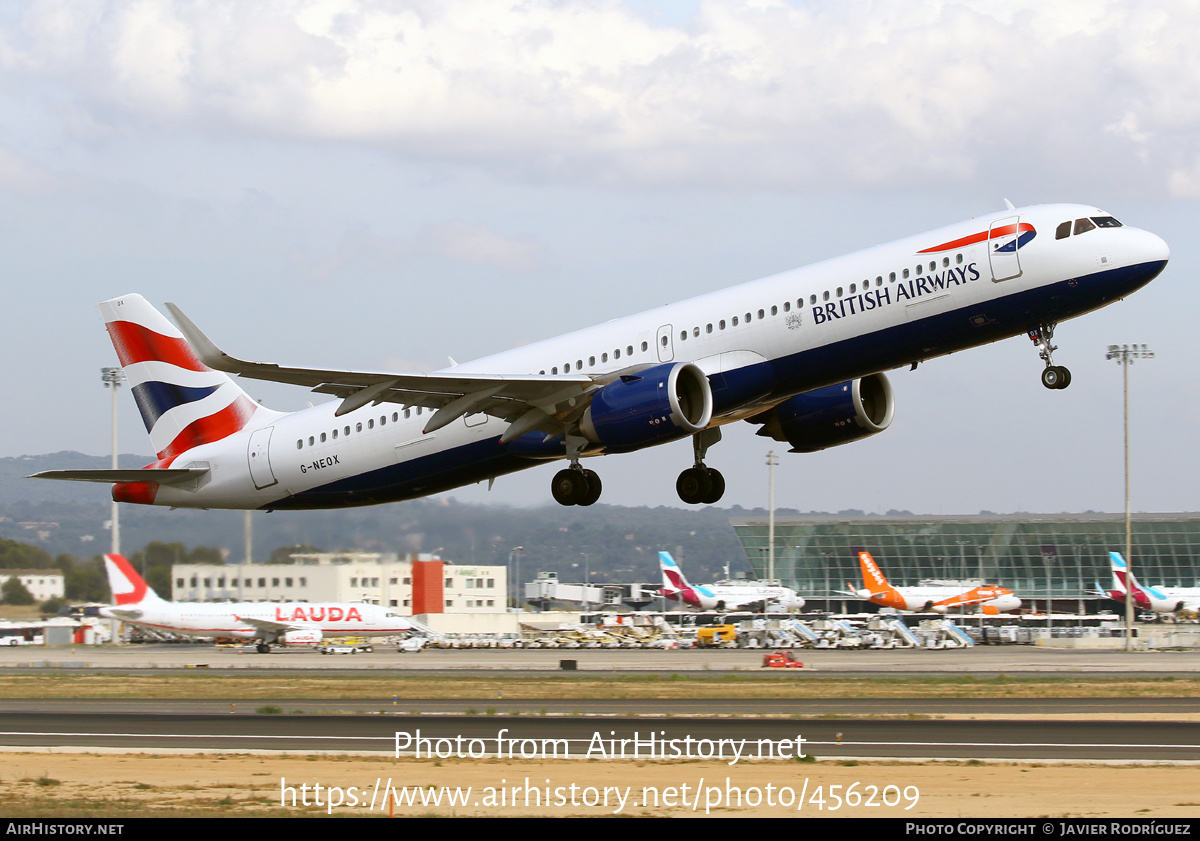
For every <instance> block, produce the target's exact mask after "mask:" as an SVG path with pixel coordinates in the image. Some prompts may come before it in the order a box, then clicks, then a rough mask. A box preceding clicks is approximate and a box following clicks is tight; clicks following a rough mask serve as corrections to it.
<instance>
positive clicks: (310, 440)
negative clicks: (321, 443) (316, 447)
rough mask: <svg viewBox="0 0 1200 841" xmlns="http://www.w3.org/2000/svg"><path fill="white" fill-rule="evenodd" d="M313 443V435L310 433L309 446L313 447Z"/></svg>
mask: <svg viewBox="0 0 1200 841" xmlns="http://www.w3.org/2000/svg"><path fill="white" fill-rule="evenodd" d="M312 445H313V437H312V436H311V435H310V436H308V446H310V447H311V446H312Z"/></svg>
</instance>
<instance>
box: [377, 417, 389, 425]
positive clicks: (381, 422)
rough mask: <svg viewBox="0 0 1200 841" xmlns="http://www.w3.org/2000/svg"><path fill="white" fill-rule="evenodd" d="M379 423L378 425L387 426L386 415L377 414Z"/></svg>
mask: <svg viewBox="0 0 1200 841" xmlns="http://www.w3.org/2000/svg"><path fill="white" fill-rule="evenodd" d="M379 425H380V426H387V415H380V416H379Z"/></svg>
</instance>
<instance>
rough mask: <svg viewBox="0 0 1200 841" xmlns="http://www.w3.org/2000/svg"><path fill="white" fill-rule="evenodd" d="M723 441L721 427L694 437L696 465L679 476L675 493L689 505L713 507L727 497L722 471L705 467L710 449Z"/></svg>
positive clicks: (693, 445)
mask: <svg viewBox="0 0 1200 841" xmlns="http://www.w3.org/2000/svg"><path fill="white" fill-rule="evenodd" d="M720 440H721V430H720V428H719V427H717V428H714V429H705V430H704V431H702V432H698V433H696V434H695V435H693V436H692V447H693V448H694V450H695V453H696V463H695V464H694V465H693V466H692V467H689V468H688V469H687V470H685V471H683V472H682V473H680V474H679V479H677V480H676V482H675V492H676V493H677V494H679V498H680V499H682V500H683V501H684V502H686V503H687V504H688V505H701V504H703V505H712V504H713V503H715V502H717V501H719V500H720V499H721V497H722V496H724V495H725V477H724V476H722V475H721V473H720V471H718V470H714V469H713V468H711V467H706V466H705V465H704V456H705V455H706V454H707V453H708V448H709V447H711V446H712V445H713V444H715V443H717V442H718V441H720Z"/></svg>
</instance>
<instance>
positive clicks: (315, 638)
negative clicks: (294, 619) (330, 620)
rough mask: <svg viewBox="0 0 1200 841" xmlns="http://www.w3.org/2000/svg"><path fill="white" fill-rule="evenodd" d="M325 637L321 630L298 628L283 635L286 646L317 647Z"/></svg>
mask: <svg viewBox="0 0 1200 841" xmlns="http://www.w3.org/2000/svg"><path fill="white" fill-rule="evenodd" d="M323 637H324V634H322V633H321V631H320V629H319V628H297V629H296V630H294V631H287V632H285V633H284V635H283V639H282V640H281V642H283V644H284V645H316V644H317V643H319V642H320V641H321V639H322V638H323Z"/></svg>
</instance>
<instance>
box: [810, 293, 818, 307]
mask: <svg viewBox="0 0 1200 841" xmlns="http://www.w3.org/2000/svg"><path fill="white" fill-rule="evenodd" d="M808 302H809V303H810V304H812V305H813V306H816V305H817V296H816V295H810V296H809V299H808Z"/></svg>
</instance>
